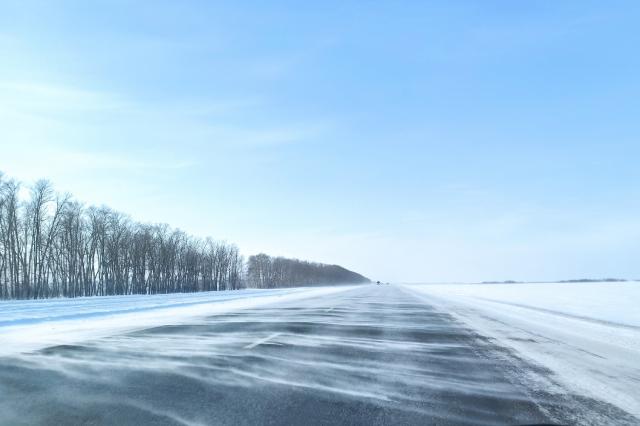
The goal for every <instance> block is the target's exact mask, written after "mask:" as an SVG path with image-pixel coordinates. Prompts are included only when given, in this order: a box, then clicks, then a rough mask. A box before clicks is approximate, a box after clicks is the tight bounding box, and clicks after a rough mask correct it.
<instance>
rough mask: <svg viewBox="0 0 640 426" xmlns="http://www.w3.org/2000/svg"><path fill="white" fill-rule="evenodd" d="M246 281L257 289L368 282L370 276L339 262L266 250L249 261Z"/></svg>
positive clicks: (251, 257)
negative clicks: (333, 263)
mask: <svg viewBox="0 0 640 426" xmlns="http://www.w3.org/2000/svg"><path fill="white" fill-rule="evenodd" d="M247 282H248V284H249V285H251V286H252V287H255V288H279V287H293V286H300V285H304V286H313V285H325V284H344V283H352V284H357V283H365V282H369V279H368V278H366V277H364V276H362V275H360V274H358V273H355V272H353V271H350V270H348V269H345V268H343V267H342V266H338V265H326V264H323V263H314V262H307V261H304V260H298V259H287V258H284V257H272V256H268V255H266V254H264V253H261V254H258V255H255V256H250V257H249V260H248V261H247Z"/></svg>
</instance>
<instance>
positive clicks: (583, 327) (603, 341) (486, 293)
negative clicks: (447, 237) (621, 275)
mask: <svg viewBox="0 0 640 426" xmlns="http://www.w3.org/2000/svg"><path fill="white" fill-rule="evenodd" d="M405 288H407V289H409V290H410V291H412V292H414V293H415V294H419V295H421V296H422V297H423V298H424V300H425V301H427V302H428V303H430V304H431V305H433V306H436V307H438V308H439V309H442V310H445V311H446V312H449V313H450V314H452V315H454V316H455V317H456V318H458V319H459V320H461V321H463V322H464V323H465V324H466V325H467V326H469V327H471V328H472V329H474V330H476V331H477V332H478V333H479V334H481V335H483V336H487V337H490V338H491V339H492V340H493V342H494V343H495V344H497V345H500V346H504V347H507V348H511V349H513V350H514V351H515V352H516V353H517V354H518V355H519V356H521V357H523V358H524V359H526V360H528V361H530V362H532V363H535V364H537V365H540V366H542V367H544V368H547V369H549V370H550V371H551V372H552V373H553V374H552V375H551V377H550V378H551V379H552V380H554V381H556V382H557V384H558V385H559V386H560V387H561V388H564V389H570V390H572V391H573V392H576V393H577V394H580V395H584V396H585V397H590V398H595V399H598V400H602V401H606V402H608V403H610V404H612V405H614V406H617V407H619V408H621V409H623V410H625V411H627V412H629V413H631V414H633V415H634V416H636V417H638V418H640V283H638V282H626V283H610V282H605V283H535V284H456V285H452V284H446V285H445V284H441V285H411V286H405ZM540 386H543V387H548V386H549V385H548V383H544V384H541V385H540Z"/></svg>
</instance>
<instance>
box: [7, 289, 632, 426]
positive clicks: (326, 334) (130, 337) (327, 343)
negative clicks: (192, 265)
mask: <svg viewBox="0 0 640 426" xmlns="http://www.w3.org/2000/svg"><path fill="white" fill-rule="evenodd" d="M548 376H549V374H548V372H547V371H544V370H543V369H540V368H538V367H536V366H534V365H529V364H527V363H525V362H523V361H522V360H520V359H519V358H518V357H517V356H515V355H514V354H512V353H510V352H509V351H507V350H506V349H503V348H501V347H497V346H495V345H492V344H491V342H489V341H488V340H486V339H484V338H482V337H481V336H478V335H475V334H474V333H473V332H472V331H470V330H469V329H467V328H465V327H464V326H463V325H462V324H460V323H458V322H456V321H455V320H454V319H453V318H452V317H451V316H449V315H448V314H447V313H446V312H441V311H437V310H436V309H435V308H433V307H431V306H430V305H429V304H428V300H424V299H422V298H420V297H418V296H416V295H413V294H411V293H409V292H408V291H407V290H404V289H402V288H398V287H395V286H386V285H382V286H376V285H368V286H362V287H358V288H355V289H352V290H347V291H343V292H339V293H334V294H330V295H326V296H322V297H318V298H309V299H304V300H297V301H295V302H289V303H274V304H271V305H268V306H264V307H262V308H254V309H245V310H239V311H236V312H234V313H227V314H222V315H216V316H212V317H209V318H207V319H206V320H204V321H197V322H196V321H194V323H193V324H187V325H171V319H170V318H167V325H166V326H162V327H155V328H151V329H147V330H143V331H138V332H135V333H129V334H123V335H119V336H112V337H109V338H103V339H98V340H94V341H90V342H85V343H83V344H82V345H73V346H57V347H52V348H47V349H45V350H42V351H38V352H35V353H32V354H27V355H22V356H19V357H5V358H0V395H1V397H0V424H3V425H5V424H6V425H12V426H17V425H23V424H24V425H34V424H35V425H40V424H42V425H76V424H78V425H85V424H86V425H103V424H110V425H111V424H114V425H145V424H153V425H238V424H273V425H315V424H345V425H414V424H415V425H425V424H426V425H428V424H437V425H483V424H486V425H510V424H541V423H550V424H589V423H593V424H597V423H598V422H599V421H601V419H602V418H608V419H616V420H617V421H616V423H617V424H633V422H634V421H635V420H634V419H631V418H629V417H627V416H626V415H625V414H624V413H620V412H617V411H616V410H615V409H614V408H612V407H611V406H607V405H606V404H603V403H600V402H597V401H594V400H588V399H585V398H580V397H578V396H575V395H572V394H571V393H568V392H566V391H562V390H559V389H557V387H556V385H555V384H554V383H553V381H552V379H551V378H550V377H548Z"/></svg>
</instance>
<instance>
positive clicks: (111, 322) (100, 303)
mask: <svg viewBox="0 0 640 426" xmlns="http://www.w3.org/2000/svg"><path fill="white" fill-rule="evenodd" d="M346 289H348V287H339V288H336V287H334V288H329V287H323V288H311V289H309V288H307V289H303V288H292V289H274V290H236V291H221V292H202V293H176V294H161V295H150V296H148V295H139V296H138V295H135V296H108V297H82V298H76V299H50V300H17V301H0V343H1V345H0V355H10V354H16V353H20V352H27V351H32V350H35V349H39V348H44V347H47V346H52V345H59V344H68V343H74V342H77V341H82V340H86V339H92V338H96V337H101V336H109V335H113V334H115V333H118V332H125V331H130V330H135V329H142V328H145V327H151V326H155V325H162V324H180V323H182V322H184V321H190V320H192V319H193V318H198V317H203V316H205V315H212V314H215V313H219V312H226V311H229V310H233V309H241V308H247V307H254V306H259V305H261V304H264V303H269V302H274V301H286V300H290V299H292V298H293V299H295V298H296V297H309V296H313V295H317V296H320V295H323V294H329V293H332V292H335V291H343V290H346Z"/></svg>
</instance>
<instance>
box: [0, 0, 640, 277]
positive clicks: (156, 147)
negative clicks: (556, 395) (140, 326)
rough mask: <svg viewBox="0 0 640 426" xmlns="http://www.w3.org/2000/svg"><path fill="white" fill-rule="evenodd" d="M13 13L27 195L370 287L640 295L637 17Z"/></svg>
mask: <svg viewBox="0 0 640 426" xmlns="http://www.w3.org/2000/svg"><path fill="white" fill-rule="evenodd" d="M239 3H242V4H241V5H240V4H239ZM0 9H1V13H0V52H1V56H0V65H1V66H0V170H2V171H4V172H5V173H6V174H8V175H10V176H12V177H15V178H18V179H21V180H25V181H27V182H32V181H33V180H35V179H37V178H40V177H46V178H49V179H50V180H52V181H53V183H54V184H55V186H56V187H57V189H59V190H61V191H69V192H71V193H73V194H74V195H75V196H76V198H78V199H80V200H83V201H85V202H87V203H89V204H107V205H109V206H111V207H114V208H116V209H118V210H121V211H123V212H126V213H128V214H130V215H131V216H132V217H133V218H135V219H138V220H141V221H146V222H166V223H169V224H171V225H172V226H176V227H179V228H181V229H184V230H186V231H188V232H190V233H192V234H195V235H199V236H207V235H210V236H213V237H216V238H220V239H225V240H227V241H231V242H235V243H237V244H238V245H239V246H240V248H241V250H242V251H243V253H245V254H253V253H257V252H260V251H264V252H267V253H270V254H275V255H286V256H295V257H299V258H306V259H312V260H318V261H323V262H329V263H339V264H342V265H344V266H347V267H349V268H352V269H355V270H357V271H359V272H362V273H364V274H366V275H367V276H369V277H371V278H375V279H383V280H394V281H475V280H489V279H522V280H525V279H532V280H550V279H560V278H576V277H586V276H590V277H596V276H597V277H600V276H623V277H630V278H640V185H639V183H640V167H638V158H640V140H639V137H640V119H639V118H640V55H638V46H640V30H638V29H637V23H638V22H639V19H640V3H638V2H636V1H611V2H602V1H562V2H557V1H517V2H516V1H399V2H398V1H393V2H392V1H389V2H370V1H358V2H355V1H354V2H351V1H336V2H333V1H323V2H287V1H272V2H257V1H256V2H252V1H247V2H231V1H229V2H213V1H202V2H198V1H184V2H174V1H148V2H145V1H136V2H125V1H95V2H82V1H75V2H66V1H60V2H48V1H41V2H36V1H15V2H5V1H0Z"/></svg>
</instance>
